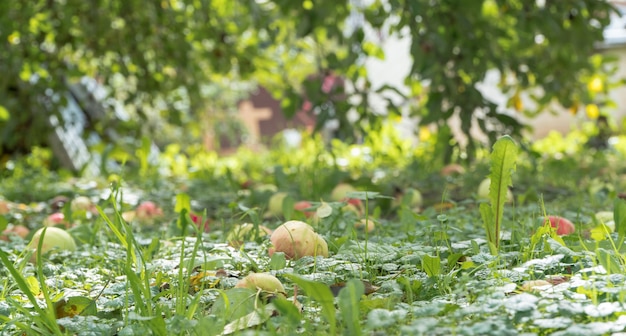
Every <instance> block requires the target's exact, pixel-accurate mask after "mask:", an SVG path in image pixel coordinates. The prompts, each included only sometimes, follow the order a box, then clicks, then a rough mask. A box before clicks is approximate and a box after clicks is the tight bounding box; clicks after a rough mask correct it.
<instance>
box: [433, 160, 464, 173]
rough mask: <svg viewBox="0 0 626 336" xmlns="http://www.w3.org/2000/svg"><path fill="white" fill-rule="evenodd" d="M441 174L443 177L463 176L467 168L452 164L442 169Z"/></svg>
mask: <svg viewBox="0 0 626 336" xmlns="http://www.w3.org/2000/svg"><path fill="white" fill-rule="evenodd" d="M439 173H440V174H441V176H452V175H461V174H465V168H463V166H461V165H460V164H456V163H451V164H449V165H447V166H444V167H443V168H441V171H440V172H439Z"/></svg>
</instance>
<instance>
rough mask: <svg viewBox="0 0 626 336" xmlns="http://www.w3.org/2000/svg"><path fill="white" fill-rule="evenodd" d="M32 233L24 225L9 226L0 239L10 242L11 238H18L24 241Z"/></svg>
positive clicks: (0, 235)
mask: <svg viewBox="0 0 626 336" xmlns="http://www.w3.org/2000/svg"><path fill="white" fill-rule="evenodd" d="M29 233H30V230H29V229H28V228H27V227H25V226H24V225H9V226H8V227H7V228H6V229H4V231H2V234H0V239H2V240H4V241H8V240H9V238H10V237H11V236H18V237H20V238H22V239H25V238H26V236H28V234H29Z"/></svg>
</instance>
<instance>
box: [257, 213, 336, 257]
mask: <svg viewBox="0 0 626 336" xmlns="http://www.w3.org/2000/svg"><path fill="white" fill-rule="evenodd" d="M270 241H271V243H272V247H270V249H269V250H268V252H269V254H270V256H271V255H273V254H274V252H283V253H285V256H286V257H287V258H288V259H293V260H298V259H300V258H302V257H304V256H323V257H328V244H326V241H325V240H324V238H323V237H322V236H320V235H318V234H317V233H315V231H314V230H313V227H311V226H310V225H309V224H307V223H305V222H301V221H296V220H292V221H288V222H285V223H284V224H283V225H281V226H279V227H278V228H277V229H276V230H274V232H273V233H272V235H271V236H270Z"/></svg>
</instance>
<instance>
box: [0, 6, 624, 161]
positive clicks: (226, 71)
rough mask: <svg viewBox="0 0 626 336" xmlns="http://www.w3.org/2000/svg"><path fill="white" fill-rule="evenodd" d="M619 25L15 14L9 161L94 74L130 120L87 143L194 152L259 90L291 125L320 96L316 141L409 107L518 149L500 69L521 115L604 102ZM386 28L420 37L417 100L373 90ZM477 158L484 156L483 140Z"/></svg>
mask: <svg viewBox="0 0 626 336" xmlns="http://www.w3.org/2000/svg"><path fill="white" fill-rule="evenodd" d="M96 7H97V8H98V10H95V9H94V8H96ZM612 12H613V8H612V7H611V5H610V3H609V2H607V1H596V0H582V1H577V2H573V3H570V2H559V1H546V2H532V1H531V2H525V1H520V0H482V1H462V2H458V1H450V0H446V1H440V2H438V4H437V6H433V5H432V3H431V1H430V0H411V1H408V0H393V1H373V2H371V3H370V4H368V5H356V4H353V3H352V2H350V1H347V0H343V1H328V0H326V1H315V2H313V1H305V2H294V1H286V0H273V1H263V2H259V1H230V2H229V1H210V2H206V1H195V0H180V1H161V2H154V3H148V4H146V3H145V2H144V1H140V0H128V1H111V2H107V3H106V5H102V6H94V4H92V3H86V2H81V1H77V0H68V1H63V2H49V1H44V0H37V1H27V2H16V1H3V2H2V3H1V4H0V27H2V29H1V30H0V41H2V45H3V46H4V47H3V48H2V51H1V52H0V55H1V56H2V57H1V58H2V59H3V60H4V61H3V62H2V64H0V73H2V79H1V80H0V101H2V106H0V130H1V131H0V143H1V144H2V147H1V148H0V153H13V152H23V151H28V150H29V149H30V148H32V147H33V146H36V145H42V144H44V143H45V142H46V140H47V135H48V133H49V130H50V124H49V119H48V117H49V115H50V114H56V115H57V116H59V106H61V105H63V104H65V100H66V98H65V97H64V96H63V95H64V93H65V92H66V91H67V86H68V85H69V84H71V83H75V82H77V81H78V80H79V79H81V78H83V77H85V76H87V77H91V78H94V79H96V80H97V81H98V82H100V83H102V85H103V86H104V87H105V88H106V89H107V90H108V92H109V93H108V94H107V95H108V97H109V98H112V99H115V100H117V101H119V102H121V103H122V105H124V106H125V107H126V110H127V112H128V115H129V118H127V119H118V118H117V117H115V114H114V113H113V112H112V111H113V108H112V106H110V107H109V108H108V110H107V111H106V113H104V114H101V115H99V116H96V117H92V118H91V120H90V122H91V124H90V126H89V128H90V129H89V131H90V132H88V133H91V132H95V133H98V134H100V135H101V136H102V137H104V138H105V142H107V143H109V142H117V143H118V144H120V143H121V144H122V148H124V147H125V146H134V144H132V143H131V141H132V139H133V138H139V137H140V135H142V134H144V135H146V134H149V135H155V134H158V135H159V137H158V138H157V140H158V141H159V142H168V141H191V139H197V138H198V137H200V136H201V135H202V134H203V133H204V132H208V133H212V132H214V131H221V130H226V129H232V128H233V127H234V128H236V126H233V125H230V124H229V121H232V119H233V118H232V113H233V110H234V105H235V104H236V102H237V101H238V99H240V98H241V97H243V96H245V94H246V93H247V92H248V91H249V90H250V88H251V87H253V85H246V83H249V82H254V83H259V84H261V85H263V86H265V87H267V88H268V89H269V90H270V91H271V92H272V93H273V95H274V96H275V97H279V98H280V101H281V105H282V107H283V109H284V112H285V113H286V114H287V115H288V116H293V115H294V114H295V112H296V111H299V110H301V109H302V107H303V101H304V99H305V98H304V97H306V99H307V100H309V101H310V102H311V109H312V110H313V109H314V110H316V111H318V112H319V114H318V116H317V121H318V125H317V129H320V127H321V126H322V125H323V124H324V123H325V122H326V121H328V120H331V119H336V120H337V121H339V124H340V128H339V130H338V136H339V137H340V138H341V139H344V140H354V139H359V138H364V137H365V134H366V133H367V132H368V131H369V130H372V129H379V128H380V127H381V126H382V125H383V123H382V119H383V118H381V113H379V112H382V114H383V115H385V114H386V115H400V113H401V110H402V107H401V106H403V105H406V104H405V103H406V102H411V103H410V114H411V115H412V116H416V117H419V118H420V124H422V125H430V124H434V125H436V126H438V127H439V128H440V129H446V128H447V127H446V126H445V121H447V120H448V119H450V118H452V117H453V116H455V115H457V116H459V117H460V118H461V128H462V130H463V131H464V132H465V133H466V134H469V130H470V127H471V126H472V124H473V121H477V123H476V124H477V125H478V127H479V128H480V129H481V130H483V131H484V132H486V134H487V135H488V137H489V139H490V140H491V141H492V142H494V141H495V140H496V138H497V136H498V135H499V134H503V133H508V134H511V135H512V136H520V131H521V129H522V125H521V124H520V123H519V122H518V121H517V120H516V119H515V118H512V117H511V116H509V115H505V114H501V113H499V112H498V111H497V110H496V105H495V104H494V103H493V102H490V101H488V100H487V99H486V98H485V97H484V96H483V94H482V93H481V92H480V91H479V90H478V89H477V87H476V84H477V83H480V82H481V81H483V80H484V79H485V77H486V75H487V73H488V71H490V70H497V71H498V72H499V73H500V77H501V84H500V86H501V89H502V90H503V91H504V92H505V94H506V95H507V96H508V97H509V100H510V101H509V103H510V105H514V106H515V107H516V108H518V109H519V110H524V111H525V112H528V114H536V113H538V112H539V111H544V110H545V108H546V106H547V105H548V104H549V103H550V102H552V101H554V100H557V101H559V102H561V104H562V105H563V106H566V107H571V106H579V105H584V104H588V103H592V102H594V101H595V99H597V97H596V96H597V95H598V94H600V93H603V92H597V91H598V89H597V87H592V88H588V87H587V86H586V82H585V81H589V80H592V79H593V78H594V77H593V76H594V74H595V73H596V72H598V71H601V70H602V67H603V64H604V62H603V57H601V56H598V55H594V56H593V57H591V55H592V54H593V53H594V44H596V43H597V42H598V41H601V40H602V32H603V29H604V28H605V27H606V26H607V25H608V24H609V19H610V14H611V13H612ZM356 18H360V20H359V19H356ZM359 22H361V23H363V24H361V23H359ZM372 30H373V31H374V32H381V33H382V35H383V36H384V35H386V34H387V33H389V34H390V35H392V36H400V35H402V36H406V37H407V38H410V43H411V46H410V55H411V56H412V59H413V63H412V66H411V68H410V69H409V72H408V74H407V78H406V81H405V83H406V84H407V85H408V87H409V92H408V93H403V91H404V90H401V88H395V87H389V86H383V87H373V86H372V84H371V82H370V80H369V79H368V78H369V77H368V75H375V74H367V71H366V69H365V66H364V65H365V62H364V60H365V59H367V58H368V57H371V58H384V56H385V55H384V52H383V50H381V48H380V47H379V46H378V45H377V42H378V41H376V40H375V39H373V38H371V37H370V35H372V34H370V33H369V31H372ZM337 78H342V79H345V80H346V81H349V82H351V83H354V84H355V85H353V88H352V89H351V90H350V91H349V92H348V91H347V90H346V89H345V88H343V87H342V86H341V85H337V86H334V87H332V88H330V89H329V88H327V87H326V86H324V83H325V81H329V80H335V79H337ZM599 78H600V79H602V80H604V79H606V76H601V77H599ZM242 83H243V84H242ZM326 84H327V83H326ZM323 87H324V88H323ZM605 87H608V85H605ZM525 91H529V92H530V96H531V98H532V99H533V100H535V101H536V102H537V103H538V104H537V108H536V110H535V111H529V110H528V109H523V108H521V107H519V106H518V105H519V103H518V101H519V99H520V98H519V96H520V92H525ZM535 92H542V94H535ZM380 95H382V96H383V97H384V98H383V99H384V100H385V101H388V103H389V104H388V106H387V108H386V110H385V111H374V110H373V109H372V107H371V106H369V104H368V101H369V100H370V98H371V97H373V96H380ZM390 95H393V96H397V97H401V98H403V101H402V102H400V103H397V102H395V103H394V102H393V101H392V99H390V98H389V97H390ZM53 96H54V97H56V98H53ZM347 98H350V99H347ZM349 111H355V112H356V116H357V120H356V121H355V120H350V118H349V117H348V112H349ZM479 112H480V113H479ZM207 115H209V117H207ZM207 123H209V124H210V125H207ZM171 125H176V126H184V127H185V130H184V131H181V130H176V129H175V128H172V127H170V126H171ZM107 128H111V129H115V130H116V131H117V132H118V133H117V135H112V134H111V133H107V132H106V131H105V130H106V129H107ZM440 134H441V135H443V134H445V132H443V133H440ZM16 135H18V136H16ZM217 135H218V136H219V134H217ZM442 140H443V141H442V142H441V143H444V144H447V143H448V142H449V136H448V137H447V138H445V139H442ZM468 146H469V147H468V153H469V154H470V155H473V154H474V151H475V150H476V149H477V147H476V143H475V141H474V140H472V139H471V138H470V142H469V145H468ZM127 150H128V151H129V152H132V150H129V149H127ZM450 154H451V153H447V155H448V157H449V155H450ZM142 165H143V166H145V162H143V161H142Z"/></svg>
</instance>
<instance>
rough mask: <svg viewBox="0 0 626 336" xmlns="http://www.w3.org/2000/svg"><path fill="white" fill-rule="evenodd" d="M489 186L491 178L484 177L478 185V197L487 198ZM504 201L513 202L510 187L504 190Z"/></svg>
mask: <svg viewBox="0 0 626 336" xmlns="http://www.w3.org/2000/svg"><path fill="white" fill-rule="evenodd" d="M489 188H491V179H489V178H486V179H484V180H482V182H480V184H479V185H478V199H481V200H489ZM506 201H507V202H509V203H510V202H513V193H511V190H510V189H507V191H506Z"/></svg>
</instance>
